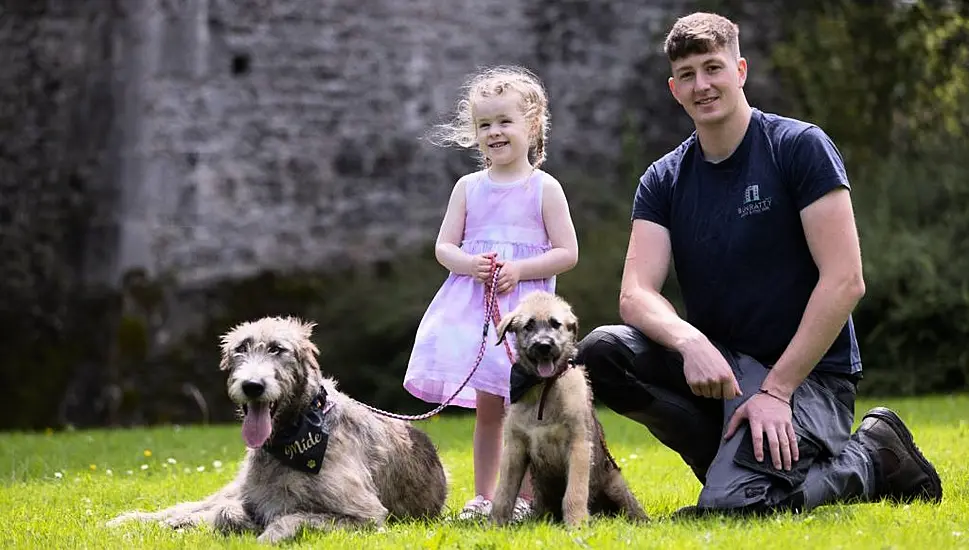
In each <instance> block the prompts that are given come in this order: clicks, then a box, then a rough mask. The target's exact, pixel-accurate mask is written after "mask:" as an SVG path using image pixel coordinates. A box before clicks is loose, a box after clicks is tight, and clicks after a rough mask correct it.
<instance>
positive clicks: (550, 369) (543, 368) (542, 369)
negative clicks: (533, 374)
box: [538, 361, 555, 378]
mask: <svg viewBox="0 0 969 550" xmlns="http://www.w3.org/2000/svg"><path fill="white" fill-rule="evenodd" d="M553 374H555V363H553V362H551V361H539V362H538V375H539V376H541V377H542V378H548V377H549V376H552V375H553Z"/></svg>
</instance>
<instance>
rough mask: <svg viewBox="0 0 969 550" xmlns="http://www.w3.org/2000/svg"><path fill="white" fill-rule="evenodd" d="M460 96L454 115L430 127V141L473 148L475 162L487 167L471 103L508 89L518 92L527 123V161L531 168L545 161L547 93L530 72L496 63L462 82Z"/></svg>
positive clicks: (547, 114) (488, 161) (547, 117)
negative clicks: (479, 146)
mask: <svg viewBox="0 0 969 550" xmlns="http://www.w3.org/2000/svg"><path fill="white" fill-rule="evenodd" d="M462 90H463V92H464V93H463V94H462V98H461V99H460V100H459V101H458V102H457V108H456V110H455V114H454V117H453V118H452V119H451V120H450V121H449V122H447V123H445V124H440V125H437V126H435V127H434V129H433V131H432V132H431V135H430V141H431V142H432V143H434V144H435V145H440V146H445V147H446V146H450V145H457V146H458V147H463V148H467V149H474V150H475V151H477V157H478V162H479V164H480V165H481V166H482V167H484V168H487V167H489V166H490V165H491V161H490V160H488V158H487V156H486V155H485V154H484V152H483V151H481V150H480V149H479V148H478V134H477V129H476V128H475V125H474V102H475V101H476V100H477V99H478V98H482V97H493V96H499V95H501V94H504V93H506V92H508V91H514V92H518V94H519V95H521V98H522V100H521V110H522V115H523V116H524V117H525V120H527V121H528V122H529V146H528V161H529V162H530V163H531V165H532V166H533V167H536V168H537V167H538V166H539V165H541V164H542V163H543V162H545V158H546V155H545V146H546V143H547V142H548V126H549V112H548V96H547V95H546V93H545V86H544V85H543V84H542V81H541V80H539V78H538V77H537V76H535V75H534V74H533V73H532V72H531V71H529V70H528V69H525V68H523V67H519V66H514V65H500V66H497V67H488V68H485V69H482V70H480V71H479V72H477V73H475V74H474V75H472V76H471V77H470V78H468V80H467V81H465V83H464V86H462Z"/></svg>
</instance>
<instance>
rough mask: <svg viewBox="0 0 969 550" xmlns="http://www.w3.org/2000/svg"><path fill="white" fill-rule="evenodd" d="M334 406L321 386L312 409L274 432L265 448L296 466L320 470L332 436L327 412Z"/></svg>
mask: <svg viewBox="0 0 969 550" xmlns="http://www.w3.org/2000/svg"><path fill="white" fill-rule="evenodd" d="M332 409H333V403H332V402H330V401H327V400H326V390H325V389H323V388H322V387H320V393H319V394H318V395H317V396H316V398H315V399H314V400H313V403H312V404H311V405H310V407H309V409H307V410H306V411H305V412H303V413H302V414H300V415H299V417H298V418H297V419H296V422H294V423H293V424H292V425H291V426H289V427H288V428H285V429H283V430H280V432H279V433H275V434H273V436H272V438H270V439H269V441H267V442H266V443H264V444H263V446H262V448H263V449H264V450H265V451H266V452H268V453H269V454H271V455H273V456H274V457H276V458H278V459H279V460H280V461H281V462H282V463H283V464H285V465H287V466H289V467H290V468H292V469H294V470H299V471H301V472H306V473H310V474H318V473H320V467H322V465H323V455H324V454H326V445H327V442H328V441H329V438H330V430H329V423H328V422H327V421H326V416H327V414H328V413H329V412H330V410H332Z"/></svg>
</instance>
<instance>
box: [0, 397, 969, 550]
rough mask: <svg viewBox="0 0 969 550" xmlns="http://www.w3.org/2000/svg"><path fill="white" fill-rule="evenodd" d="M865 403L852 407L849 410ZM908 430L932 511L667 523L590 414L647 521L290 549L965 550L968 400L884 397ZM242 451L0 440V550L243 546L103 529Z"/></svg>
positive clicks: (846, 509) (400, 527)
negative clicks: (935, 474) (935, 478)
mask: <svg viewBox="0 0 969 550" xmlns="http://www.w3.org/2000/svg"><path fill="white" fill-rule="evenodd" d="M874 404H876V403H873V402H871V401H863V402H861V403H859V404H858V408H857V413H858V416H859V417H860V416H861V414H863V412H864V411H865V410H866V409H867V408H868V407H870V406H873V405H874ZM877 404H884V405H888V406H890V407H892V408H894V409H895V410H897V411H898V412H899V414H900V415H901V416H902V418H903V419H904V420H905V421H906V422H908V423H909V425H910V427H911V428H912V431H913V432H914V433H915V436H916V440H917V442H918V443H919V445H920V447H921V448H922V450H923V452H924V453H925V454H926V456H927V457H928V458H929V460H931V461H933V462H934V463H935V465H936V467H937V468H938V470H939V474H940V475H941V476H942V482H943V486H944V491H945V496H944V500H943V502H942V504H941V505H938V506H935V505H927V504H915V505H909V506H891V505H887V504H885V503H875V504H862V505H854V506H826V507H822V508H820V509H817V510H815V511H812V512H810V513H808V514H805V515H802V516H791V515H785V516H779V517H775V518H770V519H760V520H726V519H706V520H701V521H680V522H673V521H670V520H669V519H667V517H666V516H668V515H669V514H670V513H671V512H673V511H674V510H676V509H677V508H679V507H680V506H684V505H687V504H692V503H695V501H696V497H697V494H698V492H699V489H700V485H699V483H698V482H697V481H696V479H695V478H694V477H693V475H692V474H691V473H690V471H689V469H688V468H687V467H686V466H685V465H684V464H683V463H682V462H681V461H680V459H679V457H678V456H677V455H676V454H674V453H673V452H672V451H670V450H668V449H666V448H664V447H662V446H661V445H660V444H659V443H658V442H657V441H656V440H655V439H654V438H653V437H652V436H650V435H649V434H648V432H647V431H646V430H645V429H644V428H642V427H640V426H639V425H638V424H634V423H632V422H630V421H628V420H626V419H624V418H621V417H618V416H616V415H614V414H612V413H611V412H608V411H603V412H602V421H603V424H604V426H605V430H606V436H607V438H608V441H609V445H610V448H611V450H612V452H613V454H614V455H615V457H616V458H617V460H619V461H620V463H621V464H620V465H621V466H622V467H623V471H624V473H625V475H626V477H627V479H628V480H629V481H630V485H631V486H632V489H633V492H634V493H635V494H636V495H637V496H638V497H639V498H640V500H641V501H642V502H643V504H644V506H645V508H646V511H647V512H648V513H649V514H650V515H651V516H652V517H653V520H654V521H653V522H652V523H651V524H649V525H647V526H644V527H635V526H632V525H630V524H627V523H625V522H623V521H618V520H596V521H593V522H591V523H590V524H588V525H586V526H584V527H582V528H579V529H575V530H569V529H565V528H563V527H559V526H552V525H547V524H540V523H532V524H527V525H524V526H518V527H511V528H507V529H494V528H490V527H487V526H462V525H458V524H455V523H448V522H445V521H440V522H432V523H401V524H392V525H388V526H387V527H386V528H384V529H382V530H379V531H361V532H334V533H329V534H323V533H318V532H311V533H308V534H306V535H305V536H303V537H302V538H300V539H298V540H297V541H296V542H295V543H290V544H289V545H288V547H296V548H318V547H335V548H353V547H356V548H367V549H370V548H394V549H402V548H431V549H434V548H612V547H634V548H709V547H718V548H764V549H767V550H780V549H785V548H797V549H802V548H819V549H822V548H823V549H834V548H931V549H933V550H939V549H942V548H969V396H954V397H932V398H922V399H888V400H881V401H880V402H879V403H877ZM420 426H421V427H422V428H423V429H425V430H427V432H428V433H430V435H431V436H432V438H433V439H434V441H435V442H436V443H437V444H438V446H439V448H440V451H441V454H442V458H443V460H444V463H445V466H446V467H447V468H448V470H449V471H450V474H451V481H452V485H451V492H450V495H449V499H448V506H449V510H447V513H448V514H454V513H455V512H456V510H458V509H460V507H461V506H462V505H463V503H464V502H465V501H466V500H467V499H469V498H470V497H471V496H472V469H471V433H472V429H473V423H472V419H471V417H470V416H468V417H448V418H443V419H432V420H429V421H426V422H423V423H420ZM242 450H243V443H242V440H241V438H240V432H239V427H238V426H236V425H231V426H215V427H201V426H200V427H181V428H179V427H171V426H169V427H159V428H153V429H139V430H119V431H81V432H64V433H47V434H0V525H2V529H0V548H58V549H60V548H244V547H256V546H257V543H256V542H255V537H254V536H252V535H248V536H235V537H230V538H224V537H222V536H220V535H218V534H215V533H213V532H211V531H210V530H208V529H197V530H186V531H182V532H173V531H171V530H167V529H165V528H163V527H160V526H155V525H146V524H129V525H126V526H123V527H121V528H118V529H108V528H106V527H104V522H105V521H106V520H108V519H110V518H112V517H114V516H115V515H116V514H118V513H120V512H122V511H126V510H129V509H134V508H140V509H156V508H159V507H163V506H168V505H171V504H174V503H176V502H179V501H184V500H194V499H198V498H201V497H204V496H206V495H208V494H209V493H211V492H213V491H215V490H216V489H218V488H219V487H221V486H222V485H223V484H225V483H226V482H228V481H229V479H230V478H232V476H233V474H234V473H235V471H236V468H237V467H238V463H239V458H240V456H241V454H242Z"/></svg>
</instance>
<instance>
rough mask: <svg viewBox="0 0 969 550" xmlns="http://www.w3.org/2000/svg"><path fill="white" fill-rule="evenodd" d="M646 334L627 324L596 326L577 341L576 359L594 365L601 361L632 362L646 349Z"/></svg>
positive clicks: (580, 362)
mask: <svg viewBox="0 0 969 550" xmlns="http://www.w3.org/2000/svg"><path fill="white" fill-rule="evenodd" d="M646 342H647V340H646V336H645V335H644V334H643V333H641V332H639V331H638V330H636V329H635V328H633V327H631V326H629V325H603V326H600V327H596V328H595V329H593V330H592V332H590V333H589V334H587V335H586V336H585V338H583V339H582V340H580V341H579V343H578V345H577V350H576V361H577V362H578V363H579V364H582V365H586V366H591V367H595V366H598V365H601V364H603V363H617V364H623V365H624V364H625V363H632V360H633V358H634V357H635V356H636V354H638V353H641V352H642V351H643V350H645V349H646Z"/></svg>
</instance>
